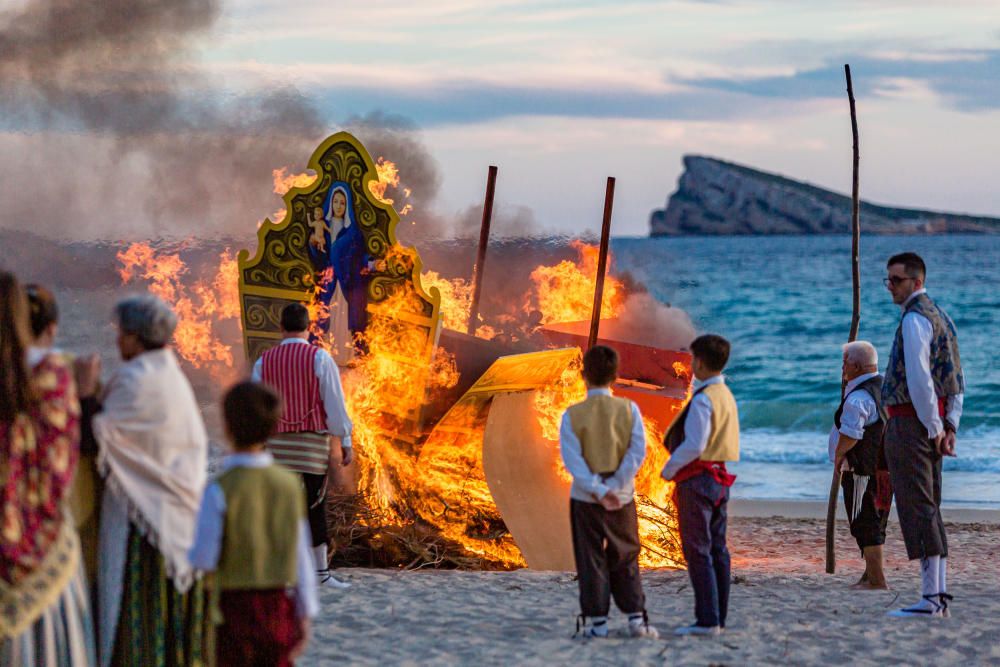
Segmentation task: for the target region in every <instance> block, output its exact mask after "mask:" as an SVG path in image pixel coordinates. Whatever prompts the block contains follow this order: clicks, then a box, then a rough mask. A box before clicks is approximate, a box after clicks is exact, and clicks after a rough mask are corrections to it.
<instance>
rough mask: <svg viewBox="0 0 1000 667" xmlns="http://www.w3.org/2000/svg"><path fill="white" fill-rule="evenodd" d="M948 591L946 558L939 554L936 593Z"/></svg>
mask: <svg viewBox="0 0 1000 667" xmlns="http://www.w3.org/2000/svg"><path fill="white" fill-rule="evenodd" d="M947 592H948V559H947V558H946V557H945V556H941V562H940V564H939V565H938V593H947Z"/></svg>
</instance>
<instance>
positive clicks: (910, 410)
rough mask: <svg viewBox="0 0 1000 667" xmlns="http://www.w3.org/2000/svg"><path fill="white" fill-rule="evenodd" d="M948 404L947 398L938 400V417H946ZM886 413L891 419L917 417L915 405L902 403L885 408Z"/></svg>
mask: <svg viewBox="0 0 1000 667" xmlns="http://www.w3.org/2000/svg"><path fill="white" fill-rule="evenodd" d="M947 403H948V399H947V398H939V399H938V416H939V417H944V413H945V409H944V408H945V405H946V404H947ZM885 409H886V412H888V413H889V416H890V417H916V416H917V410H916V408H914V407H913V403H900V404H899V405H887V406H885Z"/></svg>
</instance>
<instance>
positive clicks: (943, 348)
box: [882, 252, 965, 617]
mask: <svg viewBox="0 0 1000 667" xmlns="http://www.w3.org/2000/svg"><path fill="white" fill-rule="evenodd" d="M887 268H888V272H889V275H888V277H886V278H885V281H884V282H885V285H886V288H887V289H888V290H889V292H890V293H891V294H892V300H893V302H894V303H897V304H899V306H900V308H901V309H902V311H903V314H902V319H901V320H900V323H899V327H898V328H897V329H896V339H895V340H894V341H893V344H892V354H891V355H890V356H889V366H888V368H887V369H886V372H885V381H884V382H883V384H882V403H883V404H884V405H885V407H886V411H887V412H888V413H889V422H888V425H887V426H886V431H885V458H886V462H887V463H888V464H889V474H890V476H891V477H892V486H893V490H894V492H895V494H896V511H897V512H898V513H899V526H900V528H901V529H902V531H903V541H904V542H906V555H907V556H908V557H909V559H910V560H916V559H918V558H919V559H920V594H921V598H920V601H919V602H917V603H916V604H914V605H911V606H909V607H904V608H903V609H897V610H896V611H893V612H890V614H891V615H892V616H923V617H929V616H947V615H948V602H949V601H950V600H951V596H950V595H948V593H947V581H946V577H945V573H946V560H947V556H948V540H947V538H946V536H945V532H944V521H943V520H942V518H941V459H942V457H944V456H954V454H955V431H957V430H958V420H959V418H960V417H961V416H962V397H963V394H964V393H965V378H964V376H963V375H962V362H961V360H960V359H959V356H958V336H957V334H956V332H955V324H954V323H953V322H952V321H951V318H950V317H948V314H947V313H945V312H944V310H943V309H942V308H941V307H940V306H938V305H937V304H936V303H934V301H932V300H931V298H930V297H929V296H927V290H925V289H924V279H925V277H926V275H927V268H926V267H925V265H924V260H922V259H921V258H920V257H919V256H918V255H916V254H915V253H912V252H905V253H902V254H900V255H894V256H893V257H890V258H889V262H888V263H887Z"/></svg>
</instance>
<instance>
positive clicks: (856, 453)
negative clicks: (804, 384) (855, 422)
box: [833, 375, 886, 477]
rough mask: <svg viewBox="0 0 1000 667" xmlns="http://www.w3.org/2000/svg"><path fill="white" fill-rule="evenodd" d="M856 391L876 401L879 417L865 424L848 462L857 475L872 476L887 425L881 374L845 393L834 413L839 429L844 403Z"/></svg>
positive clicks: (849, 454) (848, 457)
mask: <svg viewBox="0 0 1000 667" xmlns="http://www.w3.org/2000/svg"><path fill="white" fill-rule="evenodd" d="M855 391H866V392H868V395H869V396H871V397H872V399H873V400H874V401H875V407H876V408H877V409H878V419H877V420H876V421H874V422H872V423H871V424H869V425H867V426H865V429H864V435H863V436H862V438H861V440H859V441H858V444H856V445H854V447H852V448H851V449H850V451H848V452H847V462H848V463H849V464H850V465H851V468H852V469H853V470H854V474H855V475H867V476H869V477H870V476H872V475H874V474H875V471H876V469H877V468H878V467H879V466H878V464H879V458H880V453H881V452H880V450H881V448H882V427H883V426H885V422H886V418H885V411H884V410H883V408H882V378H881V376H878V375H876V376H875V377H873V378H868V379H867V380H865V381H864V382H862V383H861V384H859V385H858V386H857V387H855V388H854V389H853V390H852V391H851V392H850V393H849V394H844V398H843V400H841V401H840V407H839V408H837V412H836V413H834V415H833V423H834V424H836V425H837V429H838V430H839V429H840V416H841V415H842V414H843V413H844V403H846V402H847V397H848V396H850V395H851V394H853V393H854V392H855Z"/></svg>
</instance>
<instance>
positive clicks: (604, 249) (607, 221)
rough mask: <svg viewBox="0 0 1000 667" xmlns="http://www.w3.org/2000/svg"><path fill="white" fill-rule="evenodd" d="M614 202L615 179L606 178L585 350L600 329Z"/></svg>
mask: <svg viewBox="0 0 1000 667" xmlns="http://www.w3.org/2000/svg"><path fill="white" fill-rule="evenodd" d="M614 202H615V177H614V176H608V185H607V187H606V188H605V190H604V218H603V219H602V221H601V248H600V251H599V254H598V255H597V284H596V285H595V286H594V309H593V310H591V311H590V336H588V337H587V349H588V350H589V349H590V348H592V347H594V346H595V345H597V335H598V333H599V331H600V328H601V306H602V304H603V302H604V274H605V273H606V272H607V268H608V244H609V243H610V242H611V208H612V207H613V206H614Z"/></svg>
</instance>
